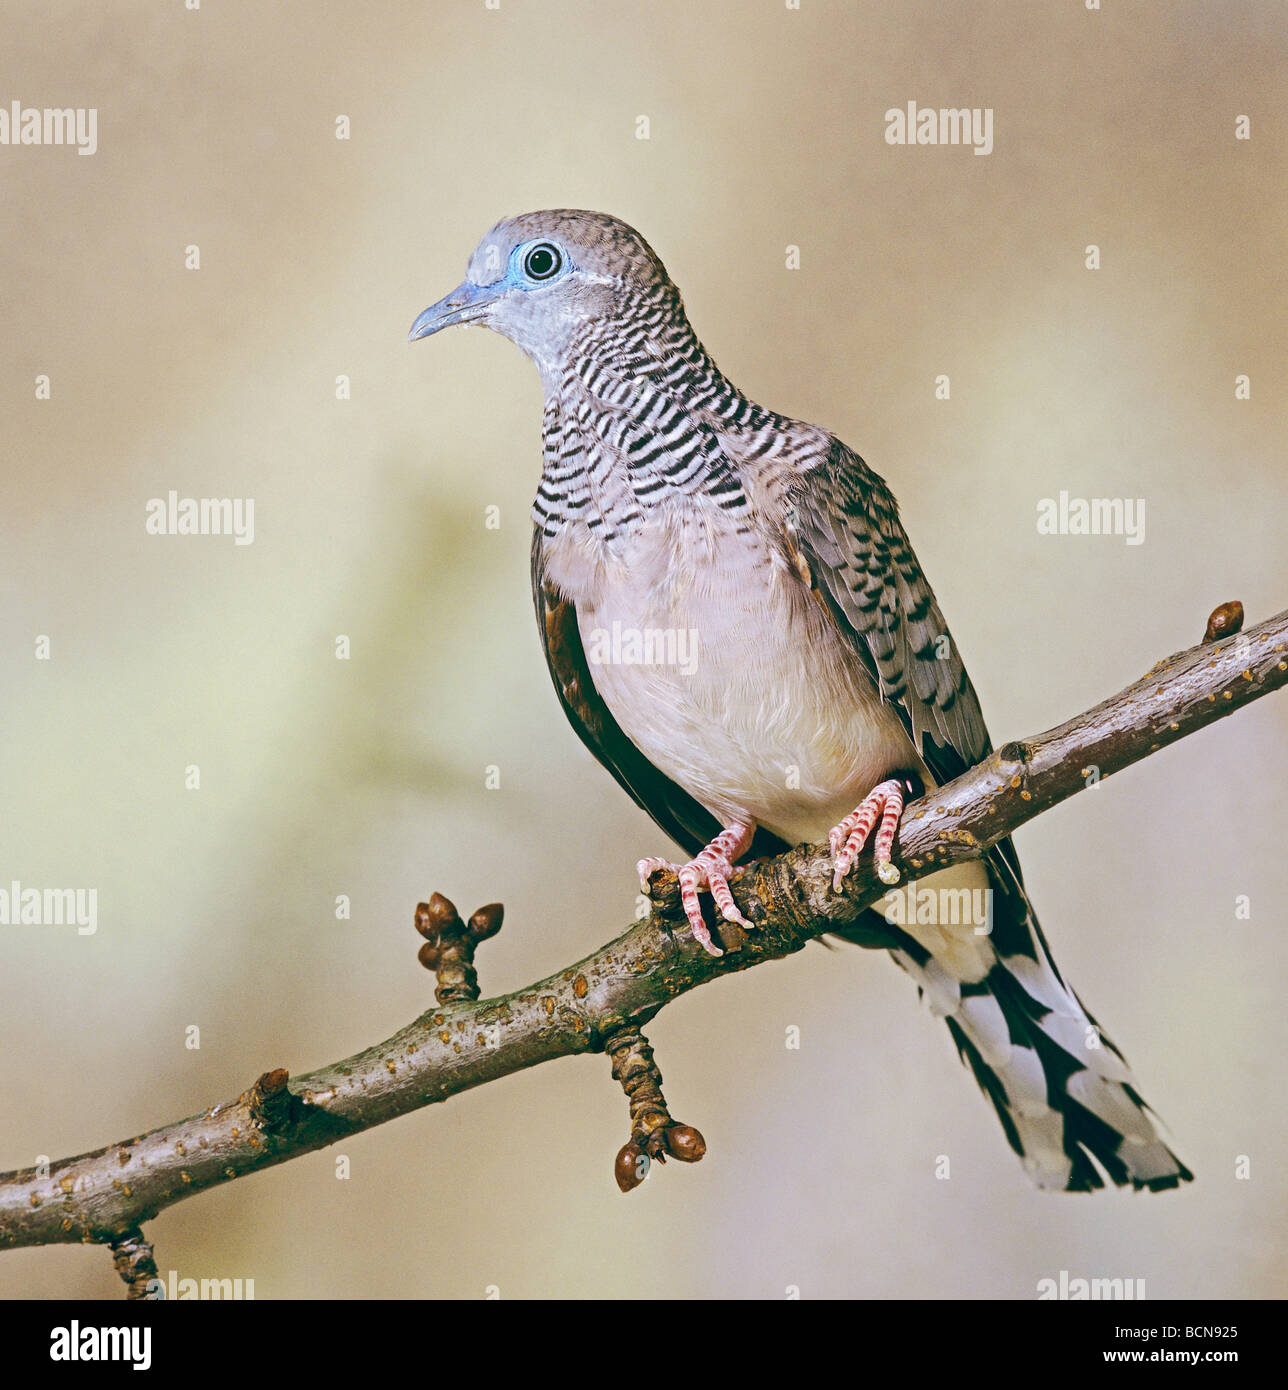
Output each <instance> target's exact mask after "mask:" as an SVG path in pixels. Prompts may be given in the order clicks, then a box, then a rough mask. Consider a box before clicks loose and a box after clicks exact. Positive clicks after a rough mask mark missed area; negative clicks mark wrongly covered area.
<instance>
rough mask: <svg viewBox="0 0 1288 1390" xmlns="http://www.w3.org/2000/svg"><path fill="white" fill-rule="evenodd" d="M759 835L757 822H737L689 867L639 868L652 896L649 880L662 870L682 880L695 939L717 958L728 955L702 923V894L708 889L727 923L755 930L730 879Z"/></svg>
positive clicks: (644, 863)
mask: <svg viewBox="0 0 1288 1390" xmlns="http://www.w3.org/2000/svg"><path fill="white" fill-rule="evenodd" d="M755 833H756V826H755V823H754V822H753V821H735V822H734V823H733V824H732V825H731V826H730V827H729V828H728V830H722V831H721V832H720V834H719V835H717V836H716V837H715V839H714V840H712V841H711V843H710V844H709V845H708V846H707V847H706V849H704V850H703V851H702V853H701V854H699V855H698V856H697V858H696V859H690V860H689V862H688V863H687V864H672V863H671V861H670V860H669V859H641V860H640V862H639V863H638V864H637V865H636V866H635V870H636V872H637V873H638V874H639V876H640V887H641V888H643V889H644V891H645V892H646V893H647V892H648V881H649V876H650V875H651V874H653V873H654V872H655V871H656V870H658V869H670V870H671V871H672V872H673V873H674V874H675V876H676V878H678V879H679V880H680V902H681V903H682V904H683V905H684V915H685V916H686V917H687V918H688V919H689V926H691V927H692V928H693V935H694V937H695V938H696V939H697V941H698V942H699V943H700V944H701V945H702V947H703V949H704V950H706V951H708V952H710V954H711V955H713V956H722V955H724V952H723V951H722V950H721V949H720V947H719V946H717V945H716V944H715V942H713V941H712V940H711V933H710V932H709V931H708V930H707V924H706V923H705V922H704V921H703V920H702V905H701V903H700V902H699V901H698V894H699V893H700V892H701V891H702V890H703V889H704V888H705V889H707V890H708V891H709V892H710V893H711V896H712V897H713V898H714V899H715V903H716V907H717V909H718V910H719V912H720V915H721V916H722V917H723V918H724V919H725V921H726V922H737V923H738V925H739V926H742V927H746V928H747V929H748V930H749V931H750V930H751V929H752V923H750V922H749V921H747V919H746V918H745V917H744V916H743V915H742V913H741V912H739V911H738V904H737V903H736V902H734V900H733V894H732V893H731V892H730V891H729V878H730V875H731V874H732V873H733V863H734V860H735V859H737V858H738V856H739V855H740V854H745V853H746V852H747V850H748V849H749V848H750V846H751V840H752V836H753V835H754V834H755Z"/></svg>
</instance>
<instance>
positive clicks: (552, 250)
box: [523, 241, 563, 280]
mask: <svg viewBox="0 0 1288 1390" xmlns="http://www.w3.org/2000/svg"><path fill="white" fill-rule="evenodd" d="M562 265H563V257H562V256H561V255H560V254H559V248H558V247H557V246H551V245H550V243H549V242H548V241H543V242H540V243H538V245H536V246H534V247H533V248H532V249H531V250H530V251H529V252H528V254H527V255H526V256H524V258H523V269H524V272H525V273H526V274H527V276H528V278H529V279H530V280H549V279H550V277H551V276H552V275H558V273H559V268H560V266H562Z"/></svg>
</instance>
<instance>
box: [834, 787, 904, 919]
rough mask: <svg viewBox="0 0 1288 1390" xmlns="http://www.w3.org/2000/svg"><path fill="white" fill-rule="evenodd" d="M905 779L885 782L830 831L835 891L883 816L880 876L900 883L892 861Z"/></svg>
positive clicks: (878, 840) (879, 836)
mask: <svg viewBox="0 0 1288 1390" xmlns="http://www.w3.org/2000/svg"><path fill="white" fill-rule="evenodd" d="M903 790H904V787H903V783H902V782H901V781H899V780H898V778H891V779H890V781H888V782H882V783H880V784H879V785H878V786H875V787H873V788H872V790H871V791H870V792H869V793H868V794H867V796H865V797H864V798H863V801H862V802H861V803H860V805H859V806H857V807H856V808H855V809H854V810H853V811H851V812H850V814H849V815H848V816H846V818H845V819H844V820H843V821H842V822H841V823H840V825H836V826H833V827H832V829H831V830H829V831H828V832H827V842H828V844H829V845H831V847H832V866H833V870H834V872H833V874H832V891H833V892H836V893H839V892H840V891H841V880H842V879H843V878H844V877H845V876H846V874H848V873H849V872H850V870H851V868H853V866H854V861H855V860H856V859H857V858H858V857H859V852H860V851H861V850H862V849H863V846H864V845H865V844H866V843H867V839H868V836H869V835H870V834H871V833H872V827H873V826H874V825H876V823H877V821H878V820H880V822H881V825H880V828H879V829H878V830H877V838H876V843H875V844H874V845H873V850H874V852H875V854H876V860H877V877H878V878H879V879H880V880H881V882H882V883H898V882H899V870H898V869H896V868H895V866H894V865H893V864H892V863H891V862H890V851H891V850H892V849H893V848H894V837H895V832H896V831H897V830H898V829H899V817H900V816H902V815H903Z"/></svg>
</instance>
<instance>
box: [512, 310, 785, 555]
mask: <svg viewBox="0 0 1288 1390" xmlns="http://www.w3.org/2000/svg"><path fill="white" fill-rule="evenodd" d="M542 377H543V380H544V384H545V388H546V408H545V416H544V419H543V422H542V439H543V446H544V455H545V466H544V469H543V471H542V475H541V481H540V484H539V486H538V488H537V495H536V498H535V500H534V502H533V510H532V516H533V520H534V522H535V523H536V525H537V526H538V527H540V528H541V530H542V531H543V533H544V534H545V535H547V536H553V535H555V534H556V533H557V532H558V531H559V530H560V529H561V528H562V527H563V526H565V525H567V524H569V523H570V522H575V521H580V522H582V523H584V524H585V525H586V526H587V527H588V528H589V529H590V530H591V531H592V532H594V533H596V535H597V536H598V537H599V538H600V539H602V540H604V541H611V540H612V539H613V538H614V537H615V536H617V535H618V534H620V533H621V532H623V531H625V530H628V529H629V528H630V527H632V526H634V525H636V524H638V523H639V522H640V521H641V520H642V519H643V517H644V516H645V514H646V513H647V512H648V511H649V510H650V509H651V508H655V507H657V506H659V505H660V504H663V503H666V502H671V501H674V500H675V499H676V498H679V497H686V498H689V499H694V500H697V499H706V501H707V502H708V503H709V504H710V505H713V506H715V507H718V508H719V509H720V510H721V511H722V512H724V513H726V514H728V515H729V517H730V518H731V519H734V520H735V522H736V521H738V520H740V519H742V518H744V517H745V516H746V514H747V512H748V499H747V495H746V492H745V490H744V479H743V478H742V476H741V475H740V472H739V468H738V462H739V461H741V460H742V459H744V458H748V457H754V456H755V453H756V449H755V442H756V441H755V439H754V438H752V439H751V440H749V441H748V442H749V443H750V444H751V446H752V447H751V448H750V449H748V450H744V449H743V448H739V449H738V451H737V454H738V458H737V459H734V458H731V457H730V456H729V452H728V451H727V449H726V447H725V444H726V442H727V440H728V439H729V438H731V437H733V436H738V437H739V439H740V440H741V439H742V438H743V437H744V436H748V435H750V436H757V435H762V436H768V435H769V434H771V433H772V432H773V431H774V428H775V426H776V424H778V423H779V422H778V418H777V417H776V416H774V415H773V414H771V412H769V411H766V410H763V409H762V408H761V407H760V406H757V405H755V404H754V403H753V402H751V401H749V400H748V399H747V397H746V396H744V395H743V394H742V392H740V391H739V390H738V389H737V388H736V387H735V386H734V385H733V384H732V382H730V381H729V380H728V378H727V377H725V376H724V374H723V373H722V372H721V371H720V369H719V368H718V367H717V366H716V365H715V363H714V362H713V361H712V360H711V358H710V356H709V355H708V354H707V352H706V350H705V349H704V348H703V346H702V344H701V343H700V342H699V341H698V338H697V335H696V334H695V333H694V331H693V329H692V327H691V325H690V324H689V321H688V318H687V316H686V315H685V312H684V308H683V306H682V304H681V302H680V296H679V293H678V291H677V290H676V289H675V287H674V286H673V285H671V284H669V283H668V284H653V285H649V286H648V287H647V288H646V289H642V290H640V291H637V292H635V293H633V294H631V295H630V296H629V297H627V298H625V299H624V302H623V303H622V305H621V312H620V313H619V314H617V315H614V316H613V317H612V318H611V319H607V320H599V321H592V322H590V323H588V324H587V325H586V331H585V332H584V333H583V334H580V335H578V337H577V338H576V340H575V342H574V343H573V345H572V348H571V351H570V352H569V353H568V354H566V355H565V357H564V359H563V360H561V361H559V362H556V363H550V364H545V365H544V366H543V370H542ZM761 452H763V449H762V450H761Z"/></svg>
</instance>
